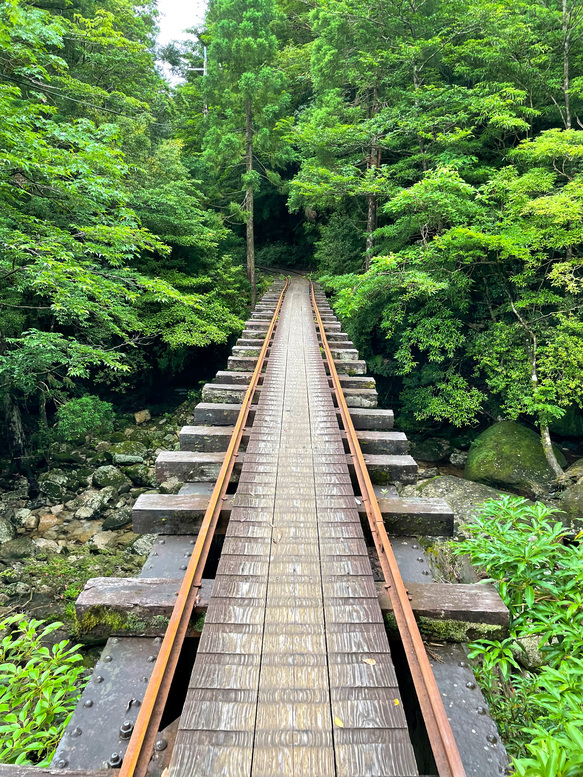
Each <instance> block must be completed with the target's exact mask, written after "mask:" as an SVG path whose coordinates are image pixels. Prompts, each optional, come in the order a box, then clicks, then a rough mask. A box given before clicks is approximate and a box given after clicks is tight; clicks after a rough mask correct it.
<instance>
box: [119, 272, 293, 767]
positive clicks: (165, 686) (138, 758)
mask: <svg viewBox="0 0 583 777" xmlns="http://www.w3.org/2000/svg"><path fill="white" fill-rule="evenodd" d="M288 284H289V279H286V282H285V286H284V287H283V290H282V292H281V294H280V297H279V300H278V303H277V306H276V308H275V312H274V314H273V317H272V319H271V324H270V326H269V328H268V330H267V334H266V336H265V341H264V343H263V347H262V348H261V352H260V354H259V358H258V359H257V364H256V366H255V370H254V371H253V375H252V377H251V382H250V383H249V387H248V389H247V391H246V393H245V398H244V399H243V404H242V406H241V410H240V411H239V416H238V418H237V423H236V424H235V428H234V431H233V434H232V436H231V440H230V442H229V447H228V448H227V452H226V453H225V458H224V460H223V464H222V466H221V470H220V472H219V476H218V478H217V482H216V483H215V487H214V489H213V492H212V495H211V497H210V502H209V505H208V507H207V510H206V512H205V515H204V519H203V522H202V524H201V527H200V531H199V533H198V537H197V540H196V544H195V546H194V549H193V551H192V556H191V558H190V562H189V564H188V568H187V570H186V572H185V574H184V578H183V580H182V584H181V586H180V590H179V591H178V595H177V598H176V604H175V605H174V609H173V611H172V615H171V617H170V621H169V623H168V628H167V629H166V634H165V636H164V641H163V642H162V645H161V647H160V652H159V653H158V658H157V660H156V664H155V666H154V671H153V672H152V677H151V678H150V682H149V684H148V687H147V689H146V693H145V694H144V698H143V701H142V705H141V707H140V712H139V714H138V718H137V720H136V725H135V727H134V731H133V733H132V737H131V739H130V741H129V744H128V749H127V751H126V754H125V758H124V761H123V764H122V766H121V769H120V772H119V777H145V775H146V771H147V768H148V764H149V762H150V758H151V755H152V751H153V748H154V743H155V739H156V735H157V733H158V729H159V726H160V721H161V719H162V714H163V712H164V707H165V705H166V700H167V698H168V693H169V691H170V685H171V683H172V678H173V676H174V671H175V669H176V664H177V662H178V658H179V656H180V651H181V648H182V644H183V642H184V637H185V634H186V629H187V627H188V623H189V621H190V617H191V614H192V609H193V607H194V605H195V603H196V599H197V597H198V590H199V589H200V586H201V580H202V573H203V570H204V566H205V563H206V559H207V556H208V552H209V548H210V544H211V541H212V538H213V535H214V531H215V527H216V525H217V521H218V518H219V513H220V511H221V506H222V503H223V501H224V499H225V496H226V492H227V486H228V484H229V479H230V477H231V473H232V472H233V467H234V466H235V458H236V457H237V452H238V450H239V446H240V444H241V437H242V436H243V430H244V428H245V424H246V423H247V417H248V415H249V410H250V408H251V402H252V399H253V394H254V393H255V389H256V388H257V384H258V381H259V375H260V373H261V370H262V368H263V364H264V362H265V356H266V354H267V349H268V348H269V341H270V340H271V337H272V335H273V330H274V329H275V324H276V321H277V318H278V316H279V312H280V309H281V305H282V302H283V297H284V295H285V292H286V290H287V287H288Z"/></svg>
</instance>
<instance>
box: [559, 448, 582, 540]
mask: <svg viewBox="0 0 583 777" xmlns="http://www.w3.org/2000/svg"><path fill="white" fill-rule="evenodd" d="M576 463H578V462H576ZM560 505H561V510H562V511H563V513H564V514H565V516H561V517H562V518H563V519H565V517H566V523H568V524H570V525H572V526H573V528H574V529H577V531H579V530H580V529H581V528H583V478H581V480H579V481H578V482H577V483H575V485H574V486H571V488H568V489H567V490H566V491H565V492H564V493H563V494H562V496H561V502H560Z"/></svg>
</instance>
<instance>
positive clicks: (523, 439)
mask: <svg viewBox="0 0 583 777" xmlns="http://www.w3.org/2000/svg"><path fill="white" fill-rule="evenodd" d="M555 453H556V454H557V459H558V461H559V464H560V465H561V466H565V465H566V463H567V462H566V460H565V457H564V456H563V454H562V453H561V452H560V451H559V450H558V448H555ZM464 477H466V478H467V479H468V480H474V481H475V482H477V483H485V484H486V485H490V486H499V487H501V488H507V489H510V490H511V491H515V492H516V493H518V494H522V495H524V496H528V497H534V498H537V497H540V496H543V495H544V494H545V493H548V491H549V490H550V489H551V487H552V485H553V483H554V480H555V475H554V473H553V470H552V469H551V467H550V466H549V463H548V462H547V460H546V457H545V454H544V451H543V447H542V443H541V440H540V437H539V435H538V434H537V433H536V432H534V431H532V429H528V428H527V427H526V426H522V424H517V423H515V422H514V421H499V422H498V423H496V424H494V425H493V426H491V427H490V428H489V429H486V431H485V432H482V434H480V435H479V436H478V437H477V438H476V439H475V440H474V442H473V443H472V447H471V448H470V453H469V456H468V460H467V462H466V466H465V470H464Z"/></svg>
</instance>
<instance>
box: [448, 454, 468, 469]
mask: <svg viewBox="0 0 583 777" xmlns="http://www.w3.org/2000/svg"><path fill="white" fill-rule="evenodd" d="M467 460H468V452H467V451H454V452H453V453H452V454H450V457H449V461H450V464H453V466H454V467H465V466H466V461H467Z"/></svg>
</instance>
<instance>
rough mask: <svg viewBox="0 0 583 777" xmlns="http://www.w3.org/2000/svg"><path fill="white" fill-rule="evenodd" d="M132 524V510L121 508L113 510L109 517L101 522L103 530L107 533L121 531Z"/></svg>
mask: <svg viewBox="0 0 583 777" xmlns="http://www.w3.org/2000/svg"><path fill="white" fill-rule="evenodd" d="M131 522H132V510H131V507H122V508H120V509H119V510H114V511H113V512H112V514H111V515H108V516H107V518H106V519H105V520H104V521H103V529H104V530H105V531H109V530H110V529H121V528H123V527H124V526H127V525H128V524H129V523H131Z"/></svg>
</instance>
